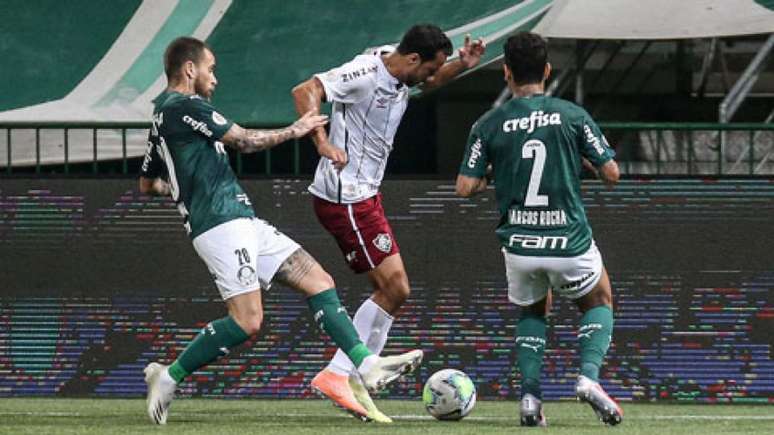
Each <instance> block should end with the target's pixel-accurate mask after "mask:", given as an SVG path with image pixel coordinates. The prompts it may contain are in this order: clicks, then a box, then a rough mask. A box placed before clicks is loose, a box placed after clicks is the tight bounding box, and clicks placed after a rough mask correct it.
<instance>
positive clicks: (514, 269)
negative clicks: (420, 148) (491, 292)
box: [456, 32, 623, 426]
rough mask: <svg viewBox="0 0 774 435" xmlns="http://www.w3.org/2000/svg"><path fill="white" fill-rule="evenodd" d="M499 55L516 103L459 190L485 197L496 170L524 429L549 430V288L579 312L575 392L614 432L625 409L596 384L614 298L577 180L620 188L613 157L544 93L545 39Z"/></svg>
mask: <svg viewBox="0 0 774 435" xmlns="http://www.w3.org/2000/svg"><path fill="white" fill-rule="evenodd" d="M503 48H504V54H505V65H504V67H503V69H504V72H505V80H506V82H507V83H508V87H509V88H510V90H511V92H512V93H513V99H511V100H510V101H508V102H507V103H505V104H503V105H501V106H500V107H497V108H495V109H492V110H491V111H489V112H487V113H486V114H484V115H483V116H482V117H481V118H479V119H478V121H477V122H476V123H475V124H474V125H473V127H472V129H471V132H470V137H469V139H468V144H467V146H466V149H465V156H464V158H463V161H462V164H461V166H460V171H459V175H458V177H457V185H456V190H457V194H458V195H460V196H463V197H469V196H472V195H474V194H476V193H479V192H483V191H484V190H485V189H486V185H487V178H488V174H487V167H488V165H490V164H491V168H492V175H493V176H494V186H495V196H496V199H497V207H498V210H499V212H500V222H499V224H498V226H497V230H496V233H497V236H498V238H499V239H500V243H501V245H502V252H503V256H504V257H505V268H506V275H507V279H508V298H509V299H510V300H511V302H513V303H514V304H516V305H519V306H521V307H522V310H521V318H520V319H519V322H518V327H517V334H518V336H517V338H516V346H517V356H518V366H519V371H520V372H521V397H522V399H521V406H520V408H521V409H520V411H521V424H522V425H524V426H544V425H545V423H546V421H545V418H544V416H543V412H542V403H541V400H542V393H541V389H540V371H541V366H542V364H543V352H544V350H545V343H546V319H545V311H546V298H547V296H548V294H549V293H548V292H549V288H550V289H551V291H552V292H554V293H556V294H558V295H561V296H565V297H568V298H570V299H572V300H573V301H574V302H575V303H576V305H577V306H578V309H579V310H580V311H581V313H582V317H581V320H580V328H579V329H578V338H579V341H580V359H581V367H580V375H579V376H578V381H577V383H576V385H575V393H576V394H577V396H578V398H579V399H580V400H581V401H584V402H587V403H589V404H590V405H591V407H592V408H593V409H594V411H595V412H596V414H597V415H598V416H599V418H600V419H601V420H602V421H603V422H604V423H606V424H610V425H615V424H618V423H620V422H621V419H622V416H623V411H622V410H621V408H620V407H619V406H618V404H617V403H616V402H615V401H614V400H612V399H611V398H610V396H608V395H607V393H605V390H604V389H603V388H602V387H601V386H600V384H599V369H600V366H601V365H602V361H603V359H604V357H605V354H606V353H607V350H608V347H609V346H610V339H611V334H612V331H613V311H612V300H613V298H612V290H611V286H610V279H609V278H608V276H607V271H606V270H605V267H604V266H603V264H602V257H601V255H600V253H599V251H598V250H597V247H596V245H595V244H594V239H593V238H592V235H591V227H590V226H589V223H588V221H587V220H586V213H585V210H584V208H583V202H582V200H581V190H580V178H579V176H580V173H581V167H582V166H584V165H586V166H588V167H593V168H594V170H595V171H596V173H597V174H598V176H599V177H600V178H601V179H602V181H604V182H605V183H606V184H607V185H608V186H612V185H614V184H615V183H617V182H618V175H619V174H618V165H617V164H616V162H615V161H614V160H613V157H614V155H615V153H614V152H613V150H612V149H611V148H610V147H609V146H608V143H607V140H606V139H605V136H604V135H603V134H602V132H601V131H600V130H599V127H598V126H597V125H596V123H594V121H593V120H592V119H591V117H590V116H589V115H588V113H586V111H585V110H583V109H582V108H580V107H578V106H576V105H575V104H572V103H570V102H568V101H564V100H561V99H559V98H552V97H547V96H545V95H544V94H543V92H544V87H545V81H546V79H547V78H548V76H549V74H550V72H551V65H550V64H549V63H548V62H547V60H548V57H547V50H546V43H545V41H544V40H543V39H542V38H541V37H540V36H538V35H536V34H534V33H527V32H523V33H519V34H517V35H515V36H512V37H510V38H509V39H508V41H507V42H506V43H505V45H504V47H503Z"/></svg>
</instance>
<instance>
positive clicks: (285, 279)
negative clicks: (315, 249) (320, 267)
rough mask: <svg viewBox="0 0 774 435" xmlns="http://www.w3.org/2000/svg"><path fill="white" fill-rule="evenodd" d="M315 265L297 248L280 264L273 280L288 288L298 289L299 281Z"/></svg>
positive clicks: (310, 258)
mask: <svg viewBox="0 0 774 435" xmlns="http://www.w3.org/2000/svg"><path fill="white" fill-rule="evenodd" d="M315 264H317V261H316V260H315V259H314V258H313V257H312V256H311V255H309V253H308V252H306V251H305V250H304V248H298V250H296V252H294V253H292V254H290V256H289V257H288V259H287V260H285V262H284V263H282V265H281V266H280V267H279V269H278V270H277V273H276V275H274V279H276V280H277V281H279V282H281V283H283V284H285V285H288V286H290V287H293V288H300V287H301V280H303V279H304V277H305V276H306V274H307V273H309V271H310V270H312V268H313V267H314V265H315Z"/></svg>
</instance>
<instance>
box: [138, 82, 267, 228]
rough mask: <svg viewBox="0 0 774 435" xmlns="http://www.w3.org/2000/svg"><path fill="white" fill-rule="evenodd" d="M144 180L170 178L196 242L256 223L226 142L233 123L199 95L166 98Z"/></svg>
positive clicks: (158, 105) (156, 117) (158, 102)
mask: <svg viewBox="0 0 774 435" xmlns="http://www.w3.org/2000/svg"><path fill="white" fill-rule="evenodd" d="M153 102H154V105H155V107H154V110H153V124H152V126H151V130H150V132H149V134H148V149H147V151H146V153H145V160H144V161H143V164H142V167H141V168H140V175H141V176H143V177H148V178H156V177H164V178H166V179H167V181H168V182H169V186H170V190H171V192H172V199H174V200H175V202H176V203H177V208H178V210H179V211H180V214H182V216H183V219H184V225H185V227H186V230H187V231H188V233H189V235H190V236H191V238H195V237H196V236H198V235H199V234H202V233H203V232H205V231H207V230H208V229H210V228H212V227H214V226H216V225H219V224H222V223H224V222H228V221H230V220H233V219H237V218H240V217H254V216H255V212H254V211H253V207H252V204H251V203H250V200H249V199H248V197H247V195H246V194H245V192H244V191H243V190H242V188H241V187H240V186H239V183H238V182H237V178H236V176H235V175H234V171H233V170H232V169H231V165H230V164H229V159H228V154H227V153H226V150H225V147H224V145H223V143H222V142H220V139H221V138H222V137H223V135H224V134H226V132H227V131H228V129H229V128H231V126H232V125H233V122H232V121H230V120H228V119H226V118H225V117H223V115H221V114H220V113H218V112H217V111H216V110H215V108H214V107H213V106H212V105H211V104H210V103H209V102H208V101H206V100H204V99H202V98H201V97H199V96H198V95H183V94H180V93H177V92H163V93H162V94H161V95H159V96H158V97H157V98H156V99H155V100H153Z"/></svg>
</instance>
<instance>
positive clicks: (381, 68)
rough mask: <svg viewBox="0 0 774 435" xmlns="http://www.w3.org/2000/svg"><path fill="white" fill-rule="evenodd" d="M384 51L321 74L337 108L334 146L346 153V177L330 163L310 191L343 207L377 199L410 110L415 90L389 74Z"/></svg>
mask: <svg viewBox="0 0 774 435" xmlns="http://www.w3.org/2000/svg"><path fill="white" fill-rule="evenodd" d="M391 50H394V47H379V48H378V49H374V50H369V52H367V54H363V55H359V56H355V58H354V59H352V60H351V61H349V62H347V63H345V64H344V65H341V66H340V67H338V68H333V69H332V70H330V71H328V72H325V73H320V74H316V75H315V77H317V78H318V79H319V80H320V82H322V85H323V87H324V88H325V96H326V100H327V101H328V102H331V103H333V108H332V112H331V117H330V133H329V140H330V143H331V144H332V145H333V146H336V147H339V148H341V149H343V150H345V151H346V153H347V156H348V159H349V161H348V163H347V165H346V166H345V167H344V169H343V170H342V171H341V172H338V171H336V169H334V167H333V164H331V161H330V160H329V159H327V158H321V159H320V162H319V163H318V164H317V171H316V172H315V175H314V182H313V183H312V185H311V186H309V191H310V192H311V193H312V194H313V195H315V196H317V197H319V198H322V199H325V200H327V201H330V202H337V203H344V204H349V203H354V202H359V201H362V200H364V199H368V198H370V197H372V196H374V195H376V194H377V192H378V191H379V185H380V184H381V182H382V178H383V177H384V169H385V167H386V166H387V158H388V156H389V155H390V151H392V140H393V138H394V137H395V132H396V131H397V130H398V125H399V124H400V120H401V118H402V117H403V113H404V112H405V111H406V106H407V105H408V98H409V89H408V87H407V86H405V85H404V84H402V83H400V82H399V81H398V79H396V78H395V77H393V76H392V75H390V73H389V72H388V71H387V68H386V66H385V65H384V62H382V58H381V55H382V54H385V53H388V52H389V51H391Z"/></svg>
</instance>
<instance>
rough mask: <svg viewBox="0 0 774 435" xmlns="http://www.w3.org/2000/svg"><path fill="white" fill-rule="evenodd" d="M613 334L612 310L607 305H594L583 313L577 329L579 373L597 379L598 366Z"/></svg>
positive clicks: (603, 357)
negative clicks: (579, 360) (579, 359)
mask: <svg viewBox="0 0 774 435" xmlns="http://www.w3.org/2000/svg"><path fill="white" fill-rule="evenodd" d="M612 334H613V310H612V309H611V308H610V307H609V306H607V305H599V306H596V307H594V308H592V309H590V310H588V311H586V312H585V313H584V314H583V317H581V321H580V328H579V329H578V340H579V341H580V356H581V374H582V375H583V376H586V377H587V378H590V379H591V380H593V381H599V368H600V367H601V366H602V360H604V359H605V355H606V354H607V349H608V348H609V347H610V339H611V337H612Z"/></svg>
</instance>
